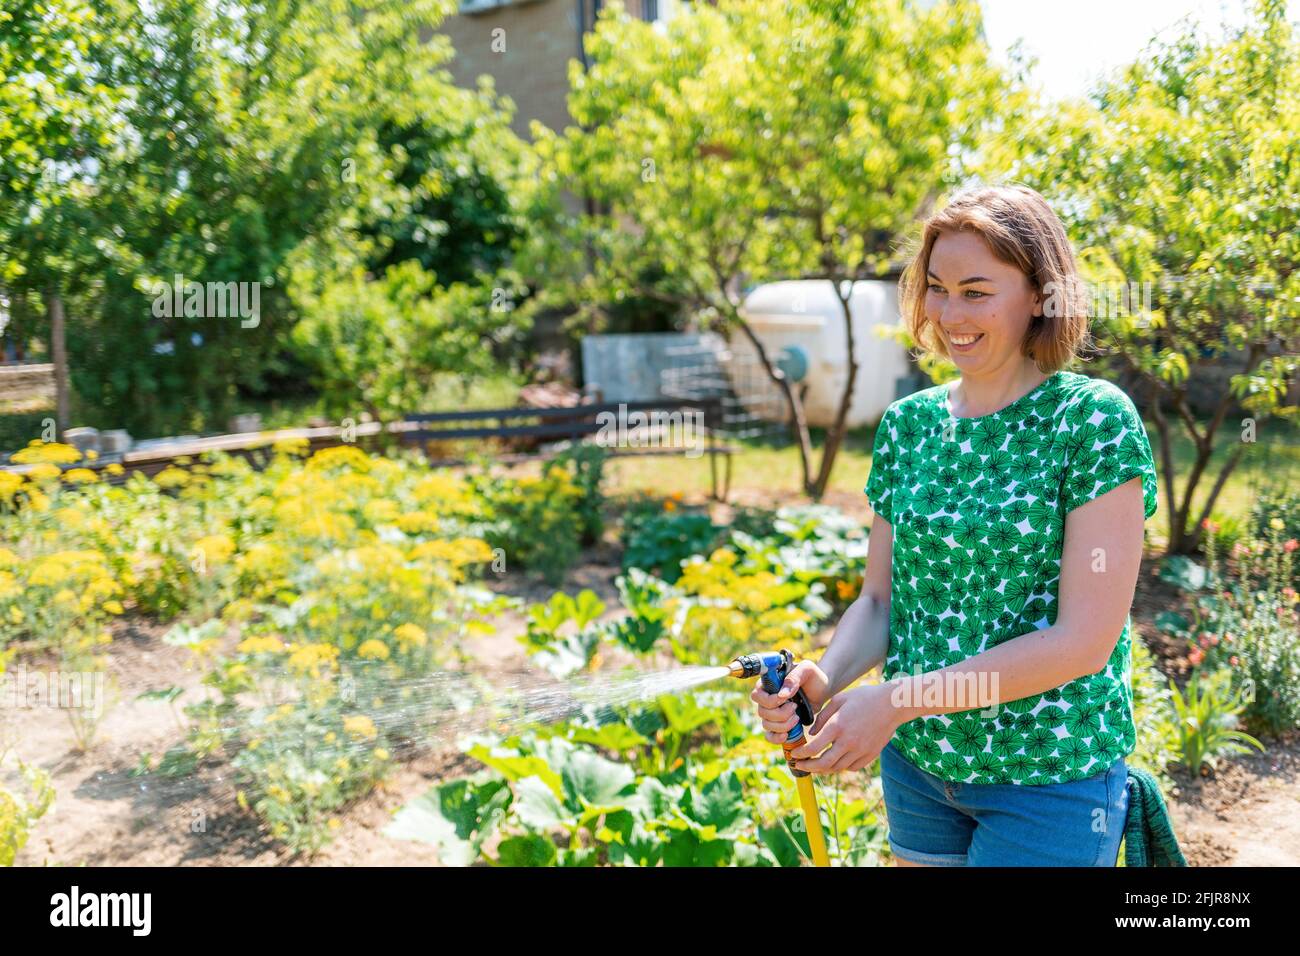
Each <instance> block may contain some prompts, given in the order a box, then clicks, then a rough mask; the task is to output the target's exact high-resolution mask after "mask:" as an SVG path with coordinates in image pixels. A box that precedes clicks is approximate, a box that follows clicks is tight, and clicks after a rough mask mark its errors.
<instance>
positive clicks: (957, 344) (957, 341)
mask: <svg viewBox="0 0 1300 956" xmlns="http://www.w3.org/2000/svg"><path fill="white" fill-rule="evenodd" d="M982 338H984V333H983V332H968V333H963V334H961V335H955V334H950V335H949V336H948V341H949V342H951V343H952V347H953V349H954V350H955V351H957V352H969V351H970V350H971V349H973V348H974V347H975V346H976V344H977V343H978V342H979V341H980V339H982Z"/></svg>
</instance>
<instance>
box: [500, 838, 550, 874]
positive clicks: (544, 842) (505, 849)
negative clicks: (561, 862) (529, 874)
mask: <svg viewBox="0 0 1300 956" xmlns="http://www.w3.org/2000/svg"><path fill="white" fill-rule="evenodd" d="M555 860H556V850H555V844H554V843H553V842H551V841H550V840H549V839H547V838H546V837H545V836H543V835H542V834H540V833H529V834H527V835H525V836H512V837H507V838H506V839H504V840H502V841H501V845H500V846H499V847H498V848H497V866H554V865H555Z"/></svg>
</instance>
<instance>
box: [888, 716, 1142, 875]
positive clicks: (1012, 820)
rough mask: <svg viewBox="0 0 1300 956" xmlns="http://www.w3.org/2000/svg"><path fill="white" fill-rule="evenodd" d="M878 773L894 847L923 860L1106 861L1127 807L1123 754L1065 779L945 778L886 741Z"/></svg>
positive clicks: (1110, 860)
mask: <svg viewBox="0 0 1300 956" xmlns="http://www.w3.org/2000/svg"><path fill="white" fill-rule="evenodd" d="M880 780H881V785H882V787H883V791H884V797H885V813H886V815H887V816H888V819H889V845H890V848H891V849H892V850H893V851H894V855H895V856H897V857H900V858H901V859H903V860H906V861H908V862H910V863H924V864H927V865H929V866H1114V865H1115V863H1116V860H1117V859H1118V858H1119V844H1120V840H1121V839H1122V838H1123V836H1124V821H1125V817H1126V816H1127V814H1128V767H1127V766H1126V765H1125V763H1124V759H1123V758H1120V759H1119V760H1116V761H1115V763H1113V764H1112V765H1111V766H1110V767H1109V768H1108V769H1106V770H1102V771H1100V772H1098V773H1097V774H1095V775H1094V776H1091V777H1087V778H1086V779H1083V780H1072V781H1069V782H1067V783H1043V784H1010V783H1008V784H999V783H951V782H949V781H947V780H944V779H942V778H940V777H936V776H934V775H933V774H930V773H927V772H926V771H924V770H921V769H920V768H919V767H917V766H915V765H914V764H912V763H911V761H909V760H908V759H907V758H906V757H904V756H903V755H902V754H901V753H900V752H899V751H898V750H897V749H895V747H894V744H893V742H892V741H891V742H890V743H889V744H888V745H887V746H886V747H885V749H884V750H883V751H881V754H880Z"/></svg>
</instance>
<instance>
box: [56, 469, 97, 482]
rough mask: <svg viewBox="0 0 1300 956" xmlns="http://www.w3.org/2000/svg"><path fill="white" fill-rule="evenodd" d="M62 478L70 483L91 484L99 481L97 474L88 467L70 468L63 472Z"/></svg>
mask: <svg viewBox="0 0 1300 956" xmlns="http://www.w3.org/2000/svg"><path fill="white" fill-rule="evenodd" d="M63 480H64V481H66V482H67V483H68V484H70V485H91V484H94V483H95V482H97V481H99V475H97V474H95V473H94V472H93V471H91V470H90V469H89V468H72V469H69V470H68V471H65V472H64V473H63Z"/></svg>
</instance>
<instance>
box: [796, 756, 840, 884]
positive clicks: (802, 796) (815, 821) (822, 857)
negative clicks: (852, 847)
mask: <svg viewBox="0 0 1300 956" xmlns="http://www.w3.org/2000/svg"><path fill="white" fill-rule="evenodd" d="M794 784H795V787H796V788H797V789H798V790H799V803H800V804H802V805H803V819H804V823H805V824H806V825H807V827H808V848H809V849H810V850H812V858H813V866H830V865H831V861H830V857H828V856H827V855H826V836H825V834H823V833H822V818H821V814H819V813H818V812H817V797H816V795H815V794H814V793H813V778H812V777H811V776H807V777H795V778H794Z"/></svg>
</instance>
